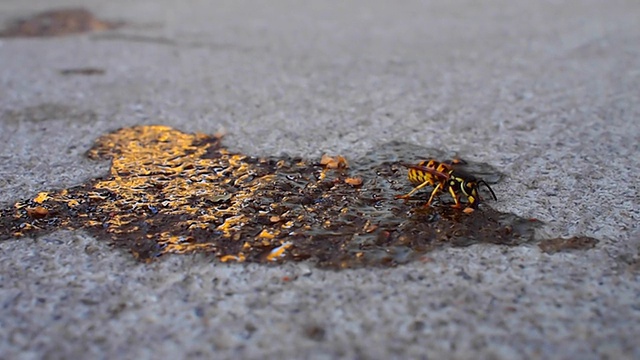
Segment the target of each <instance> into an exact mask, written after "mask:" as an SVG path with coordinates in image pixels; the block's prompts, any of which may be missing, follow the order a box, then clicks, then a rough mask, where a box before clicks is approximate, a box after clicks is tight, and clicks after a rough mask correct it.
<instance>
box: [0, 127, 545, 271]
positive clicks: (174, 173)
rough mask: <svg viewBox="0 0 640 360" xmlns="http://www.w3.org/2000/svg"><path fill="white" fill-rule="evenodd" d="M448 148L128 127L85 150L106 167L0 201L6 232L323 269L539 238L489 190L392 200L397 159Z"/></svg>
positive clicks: (397, 183) (140, 254) (401, 173)
mask: <svg viewBox="0 0 640 360" xmlns="http://www.w3.org/2000/svg"><path fill="white" fill-rule="evenodd" d="M447 155H448V154H445V153H443V152H440V151H437V150H432V149H425V148H422V147H416V146H412V145H409V144H403V143H391V144H387V145H385V146H381V147H380V148H377V149H375V151H372V152H370V153H369V154H366V155H365V156H364V157H362V158H360V159H357V160H355V161H352V162H350V163H349V166H348V167H347V168H343V167H341V166H340V165H339V163H337V165H336V167H337V168H336V169H327V168H326V167H327V166H329V164H328V163H327V162H326V161H324V160H323V161H322V162H323V163H324V165H322V164H321V160H320V159H317V160H306V159H302V158H291V157H264V158H260V157H251V156H246V155H243V154H237V153H231V152H229V151H228V150H227V149H225V148H224V147H222V144H221V138H220V137H218V136H209V135H205V134H186V133H183V132H180V131H177V130H174V129H172V128H169V127H164V126H138V127H133V128H125V129H121V130H118V131H116V132H114V133H111V134H108V135H105V136H102V137H101V138H100V139H98V141H97V142H96V144H95V146H94V147H93V148H92V149H91V150H90V151H89V152H88V156H89V157H90V158H92V159H112V166H111V171H110V175H109V176H107V177H104V178H98V179H94V180H91V181H89V182H87V183H86V184H83V185H80V186H76V187H72V188H69V189H64V190H57V191H47V192H42V193H39V194H37V196H35V197H33V198H32V199H28V200H25V201H20V202H18V203H16V204H15V205H14V206H13V207H12V208H9V209H4V210H1V211H0V215H1V218H0V238H2V239H6V238H10V237H21V236H38V235H42V234H47V233H50V232H52V231H55V230H58V229H84V230H86V231H88V232H89V233H90V234H92V235H93V236H95V237H97V238H99V239H106V240H109V241H110V242H112V243H113V244H116V245H118V246H121V247H125V248H128V249H130V250H131V252H132V253H133V254H134V255H135V256H136V257H137V258H139V259H141V260H144V261H148V260H152V259H154V258H156V257H158V256H160V255H162V254H166V253H191V252H205V253H211V254H213V255H215V256H216V257H217V258H219V259H220V260H221V261H253V262H266V263H271V262H281V261H286V260H293V261H299V260H306V259H311V260H313V261H314V262H315V263H317V264H318V266H320V267H327V268H348V267H361V266H395V265H397V264H402V263H406V262H408V261H411V260H414V259H417V258H420V257H421V256H422V255H423V254H425V253H426V252H429V251H431V250H434V249H438V248H442V247H451V246H453V247H462V246H469V245H472V244H479V243H488V244H498V245H508V246H515V245H520V244H523V243H527V242H530V241H532V240H533V238H534V230H535V228H536V227H537V226H539V225H540V223H539V222H532V221H529V220H527V219H523V218H520V217H518V216H516V215H514V214H509V213H501V212H498V211H496V210H494V209H492V208H491V207H490V206H489V205H490V202H491V201H490V200H487V201H486V202H484V203H482V204H481V205H480V208H479V209H477V210H476V211H474V212H472V213H470V214H467V213H463V212H462V211H460V210H456V209H452V208H450V207H449V206H448V205H449V202H450V200H451V199H450V198H449V196H448V195H442V196H441V197H440V199H438V201H436V202H434V204H433V206H432V207H424V206H423V204H424V203H425V201H426V197H427V195H428V193H427V192H422V193H419V194H420V195H421V196H418V197H417V198H416V199H417V200H416V201H409V202H408V203H405V202H403V201H400V200H396V199H394V196H395V195H398V194H403V193H406V192H407V191H408V190H409V189H411V185H410V184H409V183H408V182H407V180H406V169H405V168H404V167H402V166H401V165H400V164H399V163H400V162H417V161H418V160H421V159H425V158H441V159H442V158H446V157H447ZM347 160H349V159H347ZM468 169H472V170H473V172H474V174H476V175H479V176H481V177H483V178H484V179H485V180H487V181H488V182H490V183H495V182H496V181H498V180H499V179H500V178H501V174H499V173H498V172H497V171H496V170H495V169H494V168H492V167H491V166H489V165H487V164H481V163H474V164H469V165H468ZM349 179H359V181H358V182H357V184H356V185H354V183H353V182H352V181H349ZM498 196H499V197H500V194H498ZM485 197H487V196H486V194H485Z"/></svg>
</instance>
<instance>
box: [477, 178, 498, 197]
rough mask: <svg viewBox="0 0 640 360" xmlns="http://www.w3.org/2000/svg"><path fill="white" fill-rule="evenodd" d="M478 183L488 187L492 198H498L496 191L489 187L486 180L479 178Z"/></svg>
mask: <svg viewBox="0 0 640 360" xmlns="http://www.w3.org/2000/svg"><path fill="white" fill-rule="evenodd" d="M478 184H484V186H486V187H487V189H489V191H490V192H491V195H492V196H493V200H495V201H498V198H497V197H496V193H494V192H493V189H492V188H491V186H489V184H487V182H486V181H484V180H480V181H478Z"/></svg>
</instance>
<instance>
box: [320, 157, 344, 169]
mask: <svg viewBox="0 0 640 360" xmlns="http://www.w3.org/2000/svg"><path fill="white" fill-rule="evenodd" d="M320 165H324V167H325V168H327V169H346V168H348V167H349V164H348V163H347V159H345V158H344V157H343V156H340V155H338V156H336V157H335V158H333V157H331V156H329V155H326V154H325V155H322V159H320Z"/></svg>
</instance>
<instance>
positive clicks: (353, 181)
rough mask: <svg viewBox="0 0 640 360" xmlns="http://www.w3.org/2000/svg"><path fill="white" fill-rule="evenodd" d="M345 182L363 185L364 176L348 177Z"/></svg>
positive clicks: (352, 184)
mask: <svg viewBox="0 0 640 360" xmlns="http://www.w3.org/2000/svg"><path fill="white" fill-rule="evenodd" d="M344 182H345V183H347V184H349V185H351V186H360V185H362V178H359V177H354V178H346V179H344Z"/></svg>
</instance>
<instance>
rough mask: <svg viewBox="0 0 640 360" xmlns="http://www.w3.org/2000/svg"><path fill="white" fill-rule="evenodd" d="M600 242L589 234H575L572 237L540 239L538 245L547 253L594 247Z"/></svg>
mask: <svg viewBox="0 0 640 360" xmlns="http://www.w3.org/2000/svg"><path fill="white" fill-rule="evenodd" d="M597 244H598V239H594V238H592V237H587V236H574V237H571V238H567V239H563V238H555V239H546V240H542V241H540V243H539V244H538V246H539V247H540V249H541V250H542V251H544V252H546V253H547V254H555V253H558V252H564V251H571V250H587V249H593V248H594V247H595V246H596V245H597Z"/></svg>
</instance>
